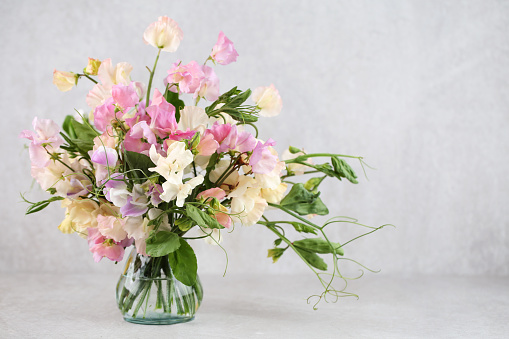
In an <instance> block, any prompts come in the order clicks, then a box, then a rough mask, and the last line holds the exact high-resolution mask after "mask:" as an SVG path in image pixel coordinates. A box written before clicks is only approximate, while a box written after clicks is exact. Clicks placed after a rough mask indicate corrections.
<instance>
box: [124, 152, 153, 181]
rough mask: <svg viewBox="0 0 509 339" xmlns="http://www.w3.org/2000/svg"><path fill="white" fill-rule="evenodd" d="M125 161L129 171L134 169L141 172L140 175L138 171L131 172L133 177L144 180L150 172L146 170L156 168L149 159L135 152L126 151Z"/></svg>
mask: <svg viewBox="0 0 509 339" xmlns="http://www.w3.org/2000/svg"><path fill="white" fill-rule="evenodd" d="M125 160H126V162H127V165H128V166H129V168H130V169H131V170H134V169H136V170H141V172H143V173H141V172H140V171H133V172H132V173H133V175H134V176H135V177H137V178H143V179H146V178H147V177H149V176H150V174H151V172H150V171H149V170H148V169H149V168H152V167H156V165H155V164H154V163H153V162H152V160H150V157H148V156H146V155H145V154H141V153H137V152H131V151H126V152H125ZM143 175H144V176H143Z"/></svg>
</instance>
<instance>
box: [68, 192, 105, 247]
mask: <svg viewBox="0 0 509 339" xmlns="http://www.w3.org/2000/svg"><path fill="white" fill-rule="evenodd" d="M62 207H65V208H66V217H65V219H64V222H63V223H62V224H60V226H59V229H60V230H61V231H62V232H64V231H65V232H64V233H72V232H71V231H70V230H71V229H72V231H74V232H78V233H79V235H80V236H81V237H83V238H86V236H87V228H89V227H97V215H98V214H99V211H100V210H99V205H98V204H97V203H96V202H95V201H92V200H89V199H77V200H70V199H64V200H62Z"/></svg>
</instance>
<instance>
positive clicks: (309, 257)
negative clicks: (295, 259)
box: [297, 248, 327, 271]
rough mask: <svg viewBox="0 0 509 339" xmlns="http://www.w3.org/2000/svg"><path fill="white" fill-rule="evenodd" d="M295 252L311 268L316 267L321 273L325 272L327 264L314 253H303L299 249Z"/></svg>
mask: <svg viewBox="0 0 509 339" xmlns="http://www.w3.org/2000/svg"><path fill="white" fill-rule="evenodd" d="M297 251H298V252H299V253H300V255H302V257H303V258H304V259H305V260H306V261H307V262H308V263H309V264H310V265H311V266H313V267H316V268H318V269H319V270H322V271H327V264H326V263H325V261H323V259H322V258H320V257H319V256H318V255H317V254H316V253H311V252H308V251H304V250H301V249H299V248H297Z"/></svg>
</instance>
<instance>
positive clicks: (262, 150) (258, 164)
mask: <svg viewBox="0 0 509 339" xmlns="http://www.w3.org/2000/svg"><path fill="white" fill-rule="evenodd" d="M275 144H276V142H275V141H274V140H272V139H269V140H267V142H265V143H262V142H261V141H258V144H257V145H256V147H255V148H254V150H253V154H251V157H250V158H249V165H250V166H251V168H252V171H253V173H260V174H267V173H270V172H272V171H273V170H274V168H275V167H276V165H277V163H278V158H277V156H276V155H274V154H272V152H271V151H270V149H269V148H268V147H269V146H274V145H275Z"/></svg>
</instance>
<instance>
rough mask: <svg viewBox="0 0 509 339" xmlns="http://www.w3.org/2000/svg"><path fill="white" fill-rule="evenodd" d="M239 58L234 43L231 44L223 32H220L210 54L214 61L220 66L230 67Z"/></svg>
mask: <svg viewBox="0 0 509 339" xmlns="http://www.w3.org/2000/svg"><path fill="white" fill-rule="evenodd" d="M238 56H239V54H238V53H237V51H236V50H235V47H233V42H231V40H230V39H228V38H227V37H226V35H224V33H223V32H219V37H218V38H217V42H216V44H215V45H214V47H213V48H212V53H210V57H211V58H212V60H214V61H215V62H217V63H218V64H220V65H228V64H230V63H232V62H235V61H237V57H238Z"/></svg>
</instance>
